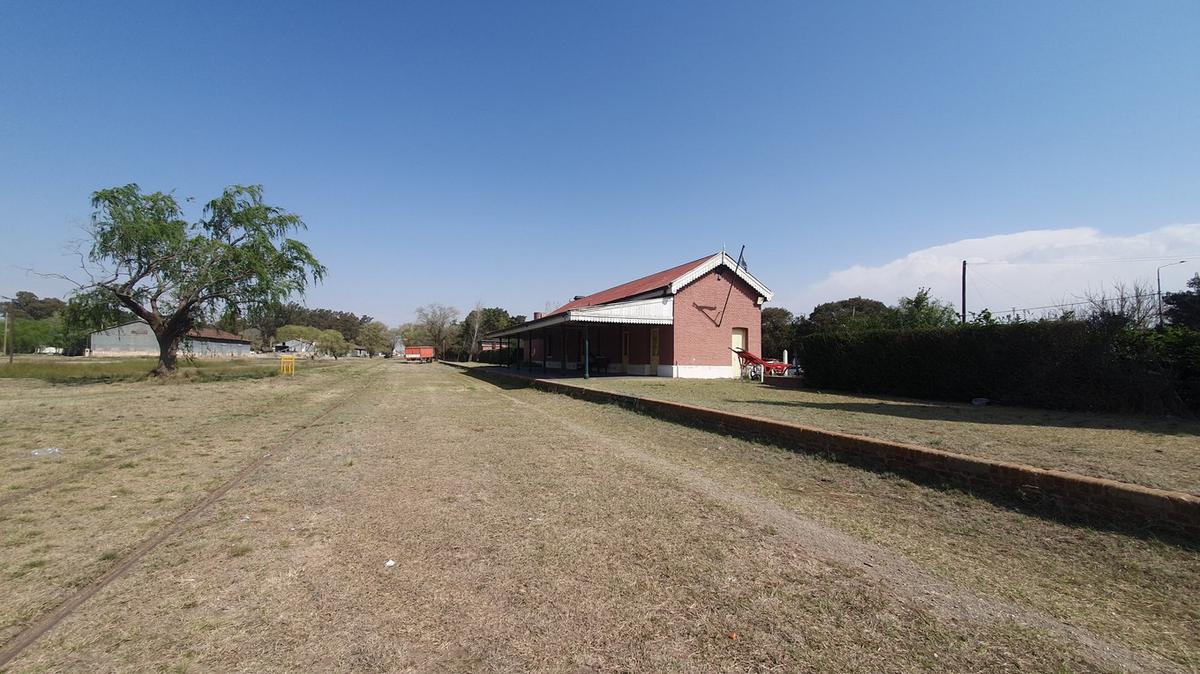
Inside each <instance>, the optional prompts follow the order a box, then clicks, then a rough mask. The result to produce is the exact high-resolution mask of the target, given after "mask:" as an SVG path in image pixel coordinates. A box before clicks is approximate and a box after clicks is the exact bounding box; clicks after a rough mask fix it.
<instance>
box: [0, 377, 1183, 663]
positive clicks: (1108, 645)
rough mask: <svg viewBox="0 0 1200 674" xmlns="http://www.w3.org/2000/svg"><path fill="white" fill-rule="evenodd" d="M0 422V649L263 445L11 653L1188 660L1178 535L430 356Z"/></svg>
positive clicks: (456, 659) (505, 659)
mask: <svg viewBox="0 0 1200 674" xmlns="http://www.w3.org/2000/svg"><path fill="white" fill-rule="evenodd" d="M0 437H2V438H3V440H2V444H0V450H2V451H0V475H3V480H4V482H3V484H2V485H0V487H2V491H0V530H2V531H3V538H2V540H0V617H2V618H3V620H2V621H0V642H7V643H12V640H13V639H14V638H15V637H16V636H17V635H19V634H21V631H22V630H23V629H25V627H26V626H28V625H29V624H31V623H32V622H34V621H36V620H37V619H38V617H39V616H43V615H45V614H47V612H50V611H52V610H54V608H55V607H56V606H58V605H59V604H61V603H62V602H63V601H65V600H68V599H69V598H71V597H72V596H73V594H74V593H76V592H77V591H78V590H79V589H80V588H83V587H86V586H87V585H88V584H89V583H90V582H91V581H92V580H94V579H95V578H97V577H99V576H101V575H102V574H104V573H105V572H106V571H107V570H108V569H111V568H113V567H114V566H115V565H118V564H121V563H122V560H124V559H126V557H127V555H128V554H129V553H130V551H131V550H134V549H135V548H137V547H138V545H139V544H140V543H141V542H142V541H144V540H147V539H148V538H149V537H151V536H153V535H154V534H155V532H158V531H162V530H163V527H165V526H167V525H168V524H169V523H170V522H172V521H173V520H175V518H177V517H178V516H180V515H181V514H183V513H186V512H189V509H192V508H193V507H194V506H196V505H197V504H199V503H202V502H203V501H204V495H205V494H206V493H209V492H211V491H212V490H213V489H215V488H217V487H218V486H219V485H222V484H226V483H227V481H228V480H229V479H230V478H231V477H232V476H234V475H235V474H237V473H238V471H239V470H240V469H241V468H243V467H244V466H247V465H250V464H251V462H253V461H255V459H257V458H259V457H262V456H263V454H264V453H268V452H269V453H270V457H269V459H268V460H267V461H266V462H265V463H263V464H262V465H261V467H259V468H258V469H256V470H254V471H252V472H250V473H248V474H247V475H246V476H245V479H244V480H243V481H241V482H239V483H237V484H235V485H234V486H233V487H232V489H230V490H229V491H228V492H227V493H224V494H223V495H222V496H221V497H220V498H219V499H216V500H215V502H213V503H212V504H211V506H208V507H205V508H203V509H200V510H198V511H193V515H194V516H193V517H191V518H189V519H186V520H182V521H180V522H179V523H178V524H177V525H176V526H177V530H173V533H172V535H169V536H166V537H165V538H164V539H163V540H162V543H161V544H160V545H158V546H157V547H154V548H153V549H151V550H149V551H148V552H147V553H146V554H145V556H144V557H140V558H139V559H138V560H137V561H136V563H134V564H133V565H131V566H130V567H129V569H128V572H127V573H125V574H124V575H121V576H119V577H117V578H116V579H115V580H114V581H113V582H112V583H110V584H108V585H106V586H104V587H103V588H101V589H100V590H99V591H98V592H97V593H96V594H95V595H94V596H92V597H90V599H88V600H87V601H86V602H84V603H82V604H81V605H80V606H79V607H78V609H77V610H75V611H73V612H71V613H69V614H68V615H67V616H66V617H65V618H64V619H63V620H62V622H60V623H59V624H57V625H56V626H55V627H53V628H52V629H51V630H50V631H48V632H47V633H45V634H44V635H43V636H41V638H39V639H38V640H36V641H35V642H34V643H33V644H32V645H31V646H30V647H29V648H27V649H25V650H24V651H23V652H21V653H20V654H19V655H18V656H17V657H16V658H15V659H14V660H12V662H11V663H10V664H9V665H8V670H10V671H14V672H17V671H19V672H27V671H28V672H40V671H78V670H90V671H109V670H124V671H143V670H153V671H253V672H260V671H293V670H298V669H303V670H307V671H492V672H510V671H561V672H607V671H654V672H663V671H665V672H673V671H678V672H684V671H689V672H692V671H697V672H698V671H704V672H708V671H731V672H733V671H737V672H742V671H838V672H841V671H888V672H916V671H947V672H961V671H1039V672H1040V671H1052V672H1091V671H1163V672H1168V671H1183V672H1186V671H1194V670H1196V669H1197V668H1200V609H1198V608H1197V602H1196V601H1195V597H1196V594H1197V589H1198V588H1200V553H1198V552H1197V550H1196V548H1195V547H1189V546H1187V545H1183V544H1181V543H1180V542H1179V541H1174V542H1170V541H1161V540H1155V539H1142V538H1135V537H1130V536H1126V535H1120V534H1115V533H1108V532H1100V531H1095V530H1091V529H1087V528H1079V527H1072V526H1068V525H1065V524H1060V523H1056V522H1052V521H1047V520H1043V519H1039V518H1035V517H1031V516H1028V515H1024V514H1021V513H1018V512H1014V511H1010V510H1006V509H1004V508H1000V507H998V506H995V505H993V504H990V503H988V502H985V501H981V500H978V499H975V498H973V497H971V496H969V495H966V494H962V493H958V492H947V491H939V490H935V489H931V488H928V487H924V486H919V485H915V484H913V483H910V482H907V481H905V480H902V479H898V478H895V477H892V476H888V475H880V474H876V473H871V472H868V471H863V470H858V469H855V468H851V467H848V466H844V465H841V464H837V463H832V462H828V461H824V460H822V459H819V458H815V457H809V456H804V455H797V454H791V453H788V452H784V451H782V450H779V449H776V448H772V447H768V446H762V445H757V444H753V443H748V442H742V441H738V440H733V439H731V438H728V437H724V436H720V435H716V434H712V433H706V432H702V431H698V430H694V429H689V428H685V427H681V426H676V425H672V424H668V423H665V422H660V421H656V420H653V419H649V418H646V417H642V416H639V415H636V414H633V413H631V412H628V411H625V410H622V409H619V408H615V407H611V406H601V405H594V404H590V403H584V402H579V401H576V400H572V399H570V398H567V397H564V396H555V395H550V394H543V393H538V392H535V391H532V390H529V389H508V388H506V387H499V386H496V385H494V384H491V383H488V382H486V381H482V380H479V379H476V378H474V377H472V376H470V375H468V374H463V373H460V372H458V371H456V370H453V369H451V368H449V367H445V366H441V365H406V364H403V363H397V362H394V361H378V360H376V361H370V362H362V361H357V362H350V363H341V364H338V365H335V366H332V367H326V368H320V369H311V370H304V369H303V368H302V367H301V369H300V373H299V375H298V376H297V377H295V378H284V377H274V378H270V379H262V380H249V381H228V382H212V383H192V384H186V385H180V386H160V385H154V384H149V383H134V384H88V385H73V386H54V385H50V384H46V383H44V382H37V381H31V380H18V379H10V380H0ZM47 447H56V448H59V449H60V451H59V452H58V453H51V454H49V455H44V456H33V455H32V454H31V452H32V450H34V449H40V448H47ZM389 560H391V561H393V562H394V564H393V565H391V566H389V565H388V564H387V562H388V561H389ZM3 648H4V647H3V646H0V650H2V649H3Z"/></svg>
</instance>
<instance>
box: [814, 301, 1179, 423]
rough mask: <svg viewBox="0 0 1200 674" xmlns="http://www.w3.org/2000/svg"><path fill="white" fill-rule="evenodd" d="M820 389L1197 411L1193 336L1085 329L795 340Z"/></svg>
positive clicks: (1064, 326) (970, 329)
mask: <svg viewBox="0 0 1200 674" xmlns="http://www.w3.org/2000/svg"><path fill="white" fill-rule="evenodd" d="M800 351H801V353H800V355H801V366H802V367H803V369H804V376H805V382H806V384H807V385H809V386H813V387H817V388H830V389H841V390H848V391H855V392H859V393H882V394H892V395H900V396H909V397H915V398H932V399H940V400H962V401H966V400H971V399H973V398H988V399H990V400H992V401H995V402H999V403H1003V404H1011V405H1026V406H1031V407H1044V408H1051V409H1068V410H1098V411H1124V412H1150V413H1183V412H1186V411H1188V410H1191V411H1197V410H1200V391H1198V387H1200V333H1196V332H1193V331H1190V330H1185V329H1172V330H1170V331H1167V332H1164V333H1150V332H1144V331H1132V330H1124V329H1118V328H1112V327H1106V326H1103V325H1097V324H1093V323H1087V322H1082V321H1043V322H1036V323H1017V324H1007V325H966V326H962V327H956V328H940V329H931V330H872V331H866V332H858V333H848V332H840V333H828V332H827V333H816V334H813V335H809V336H807V337H804V338H803V339H802V340H801V341H800Z"/></svg>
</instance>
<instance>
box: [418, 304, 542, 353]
mask: <svg viewBox="0 0 1200 674" xmlns="http://www.w3.org/2000/svg"><path fill="white" fill-rule="evenodd" d="M416 314H417V320H415V321H413V322H411V323H405V324H403V325H401V326H400V327H399V328H398V329H397V331H398V333H399V336H400V337H401V339H403V340H404V343H405V344H407V345H410V346H432V347H434V348H435V349H437V353H438V357H439V358H446V359H450V360H463V361H467V360H478V359H479V354H480V351H481V349H482V342H483V340H484V337H485V336H486V335H487V334H489V333H491V332H495V331H496V330H503V329H505V328H508V327H511V326H514V325H519V324H521V323H524V322H525V320H526V317H525V316H524V315H523V314H510V313H508V310H506V309H503V308H501V307H484V306H483V305H482V304H480V303H476V304H475V307H474V308H472V309H471V311H469V312H467V315H466V316H465V317H463V319H462V320H461V321H460V320H459V315H460V314H459V311H458V309H456V308H455V307H451V306H447V305H444V304H427V305H425V306H422V307H418V308H417V311H416Z"/></svg>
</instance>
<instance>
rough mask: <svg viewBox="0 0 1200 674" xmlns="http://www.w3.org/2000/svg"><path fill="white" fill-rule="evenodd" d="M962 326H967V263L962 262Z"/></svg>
mask: <svg viewBox="0 0 1200 674" xmlns="http://www.w3.org/2000/svg"><path fill="white" fill-rule="evenodd" d="M961 323H962V324H963V325H966V324H967V261H966V260H963V274H962V321H961Z"/></svg>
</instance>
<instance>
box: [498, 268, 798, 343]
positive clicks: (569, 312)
mask: <svg viewBox="0 0 1200 674" xmlns="http://www.w3.org/2000/svg"><path fill="white" fill-rule="evenodd" d="M722 266H724V267H726V268H727V269H729V270H730V271H732V272H733V273H734V274H735V275H736V276H737V277H738V278H740V279H742V280H743V281H744V282H745V283H746V284H747V285H749V286H750V287H751V288H753V289H754V290H755V291H756V292H758V293H759V294H760V295H761V296H762V297H763V299H765V300H770V299H771V297H772V296H773V295H774V293H772V292H771V289H770V288H768V287H766V286H765V285H763V283H762V281H759V280H758V279H757V278H755V277H754V276H753V275H752V274H751V273H750V272H749V271H747V270H746V268H745V266H742V265H739V264H738V263H737V260H735V259H733V258H732V257H730V256H729V255H728V254H727V253H725V252H724V251H722V252H720V253H716V254H714V255H708V256H705V257H702V258H700V259H699V260H692V261H691V262H685V263H684V264H681V265H679V266H677V267H671V268H670V269H664V270H662V271H660V272H657V273H654V274H650V275H649V276H643V277H642V278H639V279H634V280H633V281H629V282H628V283H622V284H621V285H619V286H613V287H612V288H609V289H607V290H601V291H600V292H598V293H592V294H591V295H588V296H587V297H580V298H579V299H577V300H574V301H571V302H568V303H566V304H564V305H562V306H561V307H559V308H557V309H555V310H554V311H552V312H550V313H548V314H546V315H544V316H542V317H540V318H535V319H534V320H532V321H528V322H525V323H522V324H521V325H515V326H512V327H509V328H505V329H503V330H497V331H495V332H491V333H488V334H487V335H484V336H485V337H503V336H507V335H513V334H518V333H522V332H527V331H529V330H532V329H538V328H541V327H546V326H549V325H556V324H558V323H563V322H571V321H585V322H624V323H647V324H664V325H670V324H671V322H672V319H671V315H670V312H671V302H672V300H673V299H674V298H673V295H675V293H677V292H679V291H680V290H681V289H682V288H684V287H685V286H687V285H688V284H690V283H693V282H695V281H696V280H697V279H699V278H700V277H701V276H704V275H705V274H707V273H708V272H710V271H712V270H714V269H716V268H717V267H722ZM655 298H659V299H658V300H657V301H655ZM663 302H665V304H662V306H657V305H658V304H661V303H663ZM600 307H603V309H601V308H600ZM664 307H665V308H666V316H662V315H661V314H662V309H663V308H664ZM610 310H611V311H610ZM607 314H613V315H611V316H609V315H607Z"/></svg>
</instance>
